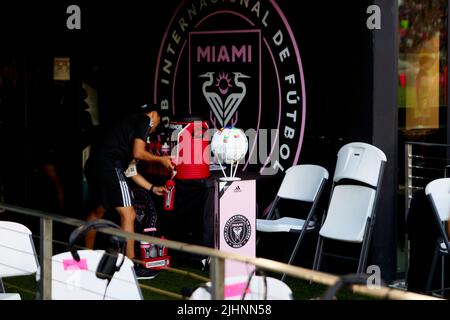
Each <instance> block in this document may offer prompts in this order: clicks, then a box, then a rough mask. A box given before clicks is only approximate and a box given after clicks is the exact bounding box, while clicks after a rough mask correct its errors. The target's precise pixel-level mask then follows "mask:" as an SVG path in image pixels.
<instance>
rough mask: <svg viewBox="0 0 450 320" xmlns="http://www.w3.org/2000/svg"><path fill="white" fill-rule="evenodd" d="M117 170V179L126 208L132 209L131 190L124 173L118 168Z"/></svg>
mask: <svg viewBox="0 0 450 320" xmlns="http://www.w3.org/2000/svg"><path fill="white" fill-rule="evenodd" d="M115 169H116V174H117V178H118V179H119V185H120V191H121V192H122V202H123V206H124V207H131V198H130V189H129V188H128V184H127V182H126V181H125V178H124V176H123V174H122V171H121V170H120V169H118V168H115Z"/></svg>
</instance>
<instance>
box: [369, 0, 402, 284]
mask: <svg viewBox="0 0 450 320" xmlns="http://www.w3.org/2000/svg"><path fill="white" fill-rule="evenodd" d="M373 4H375V5H377V6H379V7H380V9H381V29H379V30H373V59H374V66H373V68H374V71H373V81H374V82H373V133H372V134H373V136H372V139H373V144H374V145H376V146H377V147H379V148H380V149H381V150H383V151H384V152H385V154H386V157H387V164H386V167H385V171H384V177H383V181H382V183H381V192H380V198H379V203H378V208H377V220H376V223H375V229H374V234H373V240H372V248H371V249H372V251H371V259H370V263H371V264H373V265H378V266H379V267H380V270H381V277H382V278H383V280H384V281H386V282H392V281H393V280H394V279H395V277H396V265H397V261H396V258H397V236H396V233H397V232H396V230H397V226H396V225H397V215H398V212H397V192H398V181H397V180H398V177H397V167H398V159H397V158H398V106H397V87H398V83H397V78H398V77H397V63H398V53H399V47H398V41H397V38H398V36H397V35H398V1H397V0H374V1H373Z"/></svg>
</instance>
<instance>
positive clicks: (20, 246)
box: [0, 221, 39, 300]
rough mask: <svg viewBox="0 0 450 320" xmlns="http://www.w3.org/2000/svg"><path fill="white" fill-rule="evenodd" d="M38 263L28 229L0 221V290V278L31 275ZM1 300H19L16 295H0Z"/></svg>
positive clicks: (10, 222)
mask: <svg viewBox="0 0 450 320" xmlns="http://www.w3.org/2000/svg"><path fill="white" fill-rule="evenodd" d="M38 269H39V262H38V259H37V255H36V250H35V248H34V243H33V238H32V234H31V231H30V229H28V228H27V227H26V226H24V225H23V224H20V223H17V222H12V221H0V289H1V290H3V285H2V282H1V279H2V278H6V277H15V276H25V275H31V274H34V273H36V272H37V271H38ZM2 299H20V295H18V294H5V293H3V294H0V300H2Z"/></svg>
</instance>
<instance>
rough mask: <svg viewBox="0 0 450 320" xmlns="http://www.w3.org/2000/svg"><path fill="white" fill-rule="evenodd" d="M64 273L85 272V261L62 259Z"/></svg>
mask: <svg viewBox="0 0 450 320" xmlns="http://www.w3.org/2000/svg"><path fill="white" fill-rule="evenodd" d="M63 265H64V271H67V270H87V269H88V267H87V262H86V259H80V261H78V262H77V261H76V260H74V259H64V260H63Z"/></svg>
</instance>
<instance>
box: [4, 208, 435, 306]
mask: <svg viewBox="0 0 450 320" xmlns="http://www.w3.org/2000/svg"><path fill="white" fill-rule="evenodd" d="M0 209H5V210H8V211H11V212H15V213H20V214H24V215H28V216H33V217H37V218H39V219H40V226H41V228H40V232H41V234H40V237H39V241H40V248H41V252H40V268H41V270H40V275H41V276H40V286H39V290H40V298H41V299H44V300H49V299H51V296H52V294H51V281H52V276H51V272H52V270H51V267H52V263H51V262H52V245H53V242H52V241H53V239H52V224H53V221H56V222H60V223H64V224H68V225H72V226H76V227H78V226H80V225H83V224H84V223H85V221H81V220H77V219H73V218H67V217H63V216H59V215H53V214H48V213H45V212H42V211H38V210H32V209H26V208H22V207H18V206H13V205H8V204H4V203H0ZM99 231H100V232H103V233H105V234H109V235H115V236H120V237H123V238H128V239H134V240H136V241H147V242H150V243H154V244H156V245H163V246H166V247H168V248H170V249H173V250H178V251H182V252H187V253H192V254H198V255H203V256H209V257H211V272H210V280H211V283H212V299H214V300H223V299H224V278H225V272H224V271H225V260H226V259H230V260H236V261H240V262H243V263H246V264H250V265H254V266H256V267H258V268H261V269H265V270H269V271H273V272H276V273H286V274H287V275H290V276H293V277H296V278H300V279H303V280H307V281H311V282H316V283H319V284H322V285H326V286H332V285H334V284H336V283H337V282H338V281H339V280H340V277H338V276H335V275H331V274H327V273H324V272H318V271H313V270H309V269H306V268H302V267H297V266H293V265H288V264H285V263H281V262H278V261H273V260H268V259H264V258H254V257H248V256H243V255H238V254H235V253H227V252H223V251H219V250H216V249H211V248H208V247H202V246H198V245H193V244H189V243H183V242H178V241H173V240H165V239H160V238H156V237H151V236H146V235H143V234H137V233H129V232H125V231H122V230H118V229H113V228H102V229H101V230H99ZM351 289H352V290H353V291H354V292H355V293H359V294H363V295H367V296H371V297H375V298H381V299H396V300H428V299H436V298H434V297H431V296H426V295H421V294H416V293H413V292H405V291H401V290H397V289H392V288H388V287H379V288H377V289H374V288H369V287H367V286H364V285H353V286H351Z"/></svg>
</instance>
